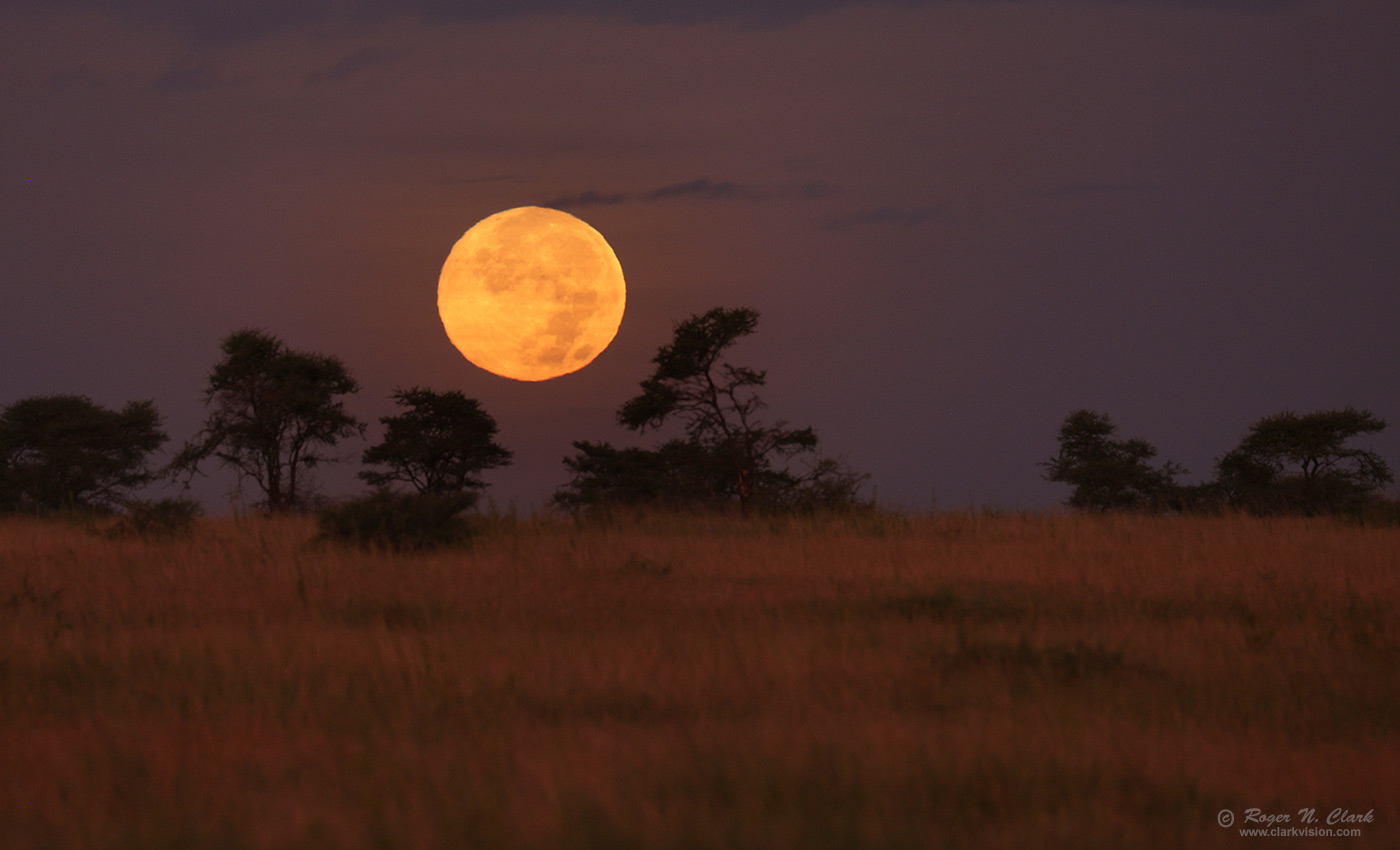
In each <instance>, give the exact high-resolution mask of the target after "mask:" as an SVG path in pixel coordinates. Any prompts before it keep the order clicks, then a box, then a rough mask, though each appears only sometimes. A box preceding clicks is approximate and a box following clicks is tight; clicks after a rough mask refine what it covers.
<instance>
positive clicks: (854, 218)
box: [823, 207, 939, 230]
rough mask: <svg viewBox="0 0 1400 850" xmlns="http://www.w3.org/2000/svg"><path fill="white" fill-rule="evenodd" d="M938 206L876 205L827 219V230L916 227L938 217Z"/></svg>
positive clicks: (825, 227) (824, 226)
mask: <svg viewBox="0 0 1400 850" xmlns="http://www.w3.org/2000/svg"><path fill="white" fill-rule="evenodd" d="M938 216H939V212H938V208H937V207H903V208H901V207H876V208H874V209H869V210H854V211H852V212H848V213H842V214H840V215H837V216H833V217H831V218H829V219H827V220H826V222H825V223H824V225H823V228H824V229H826V230H850V229H851V228H853V227H882V226H893V227H915V226H917V225H920V224H924V223H926V222H930V221H933V220H934V219H936V218H938Z"/></svg>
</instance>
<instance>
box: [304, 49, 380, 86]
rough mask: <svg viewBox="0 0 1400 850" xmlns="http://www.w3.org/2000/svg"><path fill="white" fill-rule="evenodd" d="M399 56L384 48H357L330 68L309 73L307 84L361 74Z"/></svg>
mask: <svg viewBox="0 0 1400 850" xmlns="http://www.w3.org/2000/svg"><path fill="white" fill-rule="evenodd" d="M399 56H400V54H398V53H391V52H388V51H384V50H374V49H371V48H365V49H363V50H357V51H355V52H354V53H351V54H350V55H349V56H346V57H345V58H344V59H341V60H340V61H339V62H337V63H335V64H334V65H331V66H330V67H328V68H324V69H322V70H320V71H314V72H312V73H310V74H308V75H307V76H306V84H307V85H308V86H310V85H315V84H317V83H324V82H331V81H335V80H343V79H346V78H348V77H353V76H356V75H357V74H361V73H363V72H365V71H367V70H369V69H370V68H374V67H377V66H379V65H384V64H387V63H389V62H393V61H394V60H396V59H398V58H399Z"/></svg>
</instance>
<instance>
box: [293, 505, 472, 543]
mask: <svg viewBox="0 0 1400 850" xmlns="http://www.w3.org/2000/svg"><path fill="white" fill-rule="evenodd" d="M474 502H475V499H474V498H473V497H472V495H471V494H469V493H442V494H433V493H422V494H420V493H412V494H405V493H394V492H391V491H388V490H380V491H379V492H377V493H374V494H373V495H370V496H364V497H361V498H358V499H352V500H350V501H348V502H344V503H342V504H339V505H334V506H332V507H329V508H325V509H323V510H321V511H320V512H319V513H318V514H317V517H316V524H317V527H318V528H319V529H320V532H321V538H322V539H324V540H333V541H336V542H339V543H351V544H354V545H356V546H359V547H361V548H364V549H388V550H391V551H394V552H416V551H425V550H428V549H437V548H441V547H445V546H461V545H464V544H466V543H467V542H469V541H470V540H471V536H472V527H471V525H470V523H469V522H468V521H467V518H466V517H464V516H462V513H463V511H465V510H467V509H468V508H470V507H471V506H472V504H473V503H474Z"/></svg>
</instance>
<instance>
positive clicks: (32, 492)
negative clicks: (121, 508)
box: [0, 395, 168, 513]
mask: <svg viewBox="0 0 1400 850" xmlns="http://www.w3.org/2000/svg"><path fill="white" fill-rule="evenodd" d="M166 439H168V438H167V437H166V435H165V432H164V431H162V430H161V428H160V414H159V413H157V412H156V407H155V403H154V402H151V401H133V402H130V403H128V404H127V405H126V406H125V407H123V408H122V409H121V410H109V409H108V408H105V407H103V406H102V405H100V404H97V403H95V402H93V401H92V400H91V399H89V398H87V397H86V396H78V395H55V396H33V397H30V398H25V399H20V400H19V401H16V402H15V403H13V404H11V405H10V406H9V407H7V408H5V410H4V412H3V413H0V511H6V510H15V511H33V512H36V513H48V512H52V511H58V510H62V509H66V508H96V509H100V510H109V509H112V508H114V507H116V506H118V505H120V504H122V503H123V502H125V501H126V500H127V499H128V498H129V497H130V495H131V494H132V492H134V491H135V490H137V489H138V488H140V487H142V486H143V485H145V484H147V483H149V482H150V481H152V480H153V479H154V478H155V473H154V472H153V471H152V470H151V468H150V466H149V464H148V460H149V457H150V455H151V453H152V452H154V451H155V450H156V449H158V448H160V447H161V445H162V444H163V443H165V441H166Z"/></svg>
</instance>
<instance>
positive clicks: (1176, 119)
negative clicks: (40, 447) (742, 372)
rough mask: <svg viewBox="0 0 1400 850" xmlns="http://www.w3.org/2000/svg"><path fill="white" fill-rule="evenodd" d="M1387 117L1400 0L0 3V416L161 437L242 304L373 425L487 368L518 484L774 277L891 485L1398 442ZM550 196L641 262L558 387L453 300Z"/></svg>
mask: <svg viewBox="0 0 1400 850" xmlns="http://www.w3.org/2000/svg"><path fill="white" fill-rule="evenodd" d="M467 9H470V11H466V10H467ZM1397 139H1400V4H1397V3H1396V2H1395V0H1293V1H1292V2H1290V0H1115V1H1114V2H1110V0H1101V2H1089V1H1088V0H1084V2H1041V0H996V2H990V1H983V0H961V1H959V0H945V2H914V0H905V2H890V3H867V2H843V0H781V2H761V0H760V2H741V0H710V1H709V2H702V1H699V0H697V2H688V3H679V2H644V0H614V2H604V1H602V0H600V1H599V2H592V0H532V2H512V0H494V2H479V3H459V4H456V3H447V2H443V0H407V2H393V3H390V2H379V0H359V2H349V1H348V0H346V2H340V0H321V2H307V3H286V2H274V0H253V1H252V2H244V0H231V2H214V0H208V2H194V3H190V2H183V0H182V2H176V0H135V1H134V2H118V0H86V1H84V0H43V2H40V1H39V0H0V176H3V188H4V191H3V195H2V196H0V283H2V285H3V289H0V293H3V296H2V297H0V405H6V404H9V403H11V402H13V401H15V400H17V399H19V398H22V397H25V396H30V395H39V394H56V393H78V394H84V395H88V396H90V397H92V398H93V399H94V400H96V401H98V402H101V403H103V404H106V405H109V406H117V405H120V404H122V403H124V402H126V401H128V400H132V399H144V398H153V399H154V400H155V402H156V405H157V406H158V408H159V409H160V410H161V412H162V413H163V414H164V415H165V419H166V423H165V424H166V429H167V430H168V431H169V433H170V435H171V437H172V443H171V448H174V447H176V446H178V444H179V443H180V442H182V441H184V440H185V439H186V438H188V437H189V436H191V435H192V434H193V433H194V431H195V430H197V428H198V427H199V423H200V422H201V421H202V418H203V407H202V396H201V394H202V391H203V388H204V384H205V379H206V376H207V374H208V372H209V370H210V368H211V367H212V366H213V365H214V363H215V361H216V360H217V359H218V344H219V341H220V340H221V339H222V337H224V336H225V335H227V334H228V333H230V332H231V331H234V330H237V329H239V328H243V327H257V328H262V329H264V330H266V331H269V332H271V333H273V334H275V335H277V336H278V337H280V338H282V339H283V340H284V341H285V342H287V344H288V345H290V346H292V347H293V348H297V349H303V350H310V351H317V352H321V353H326V354H334V355H337V356H339V357H341V358H342V359H343V360H344V361H345V362H346V363H347V365H348V366H349V367H350V369H351V370H352V372H353V373H354V374H355V375H356V377H357V378H359V380H360V382H361V384H362V385H363V390H362V392H361V394H360V395H359V396H358V397H357V398H355V399H354V400H353V401H352V402H351V404H350V407H351V410H352V411H353V412H354V413H355V414H357V415H359V416H360V417H361V418H363V419H365V420H367V421H371V422H374V423H375V424H374V425H372V426H371V428H370V432H369V436H370V438H371V439H378V436H379V426H378V425H377V419H378V417H380V416H383V415H386V414H388V413H390V412H392V404H391V403H390V401H389V395H390V393H391V392H392V391H393V390H394V389H395V388H396V387H401V386H402V387H407V386H411V385H421V386H427V387H431V388H433V389H437V390H449V389H457V390H461V391H463V392H465V393H466V394H467V395H468V396H471V397H474V398H478V399H480V400H481V402H482V404H483V405H484V406H485V408H486V409H487V410H488V411H489V412H490V413H491V414H492V415H494V416H495V417H496V419H497V421H498V422H499V424H500V426H501V434H500V440H501V442H502V443H503V444H504V445H506V446H507V447H508V448H510V449H512V450H513V451H514V452H515V456H516V462H515V464H514V465H513V466H511V467H509V468H506V469H503V470H498V471H495V472H493V473H489V474H488V475H487V480H488V481H489V482H491V485H492V486H491V489H490V490H489V491H488V494H489V495H490V496H491V497H492V498H494V499H495V500H496V501H497V502H498V503H500V504H505V503H507V502H511V501H513V502H515V503H516V504H517V505H518V506H519V507H520V508H521V509H524V510H528V509H531V508H534V507H538V506H540V505H542V504H544V502H545V501H546V500H547V499H548V497H549V496H550V494H551V493H552V492H553V490H554V488H555V487H556V486H558V485H560V484H562V483H563V482H564V480H565V470H564V467H563V465H562V463H561V459H562V458H563V457H564V455H566V454H568V453H570V445H569V443H570V441H571V440H581V439H588V440H610V441H612V442H613V443H614V444H618V445H628V444H636V443H638V442H639V438H637V437H635V436H634V435H632V434H630V433H628V432H625V431H623V430H622V429H621V428H619V427H618V426H617V425H616V424H615V422H614V418H613V417H614V413H615V411H616V410H617V408H618V406H619V405H620V404H621V403H622V402H623V401H625V400H626V399H628V398H629V397H631V396H632V395H633V394H634V393H635V391H636V389H637V384H638V382H639V381H641V380H642V378H644V377H645V376H646V375H647V374H649V372H650V364H649V362H648V361H649V358H650V357H651V355H652V354H653V353H654V352H655V350H656V348H657V346H659V345H661V344H662V343H664V342H666V341H667V340H668V339H669V334H670V328H671V323H672V321H673V320H678V319H682V318H684V317H686V316H688V315H691V314H693V313H699V312H703V311H705V310H707V309H709V308H711V307H715V306H730V307H735V306H747V307H753V308H755V309H757V310H759V311H760V312H761V313H762V316H763V318H762V321H761V323H760V326H759V330H758V333H757V334H756V335H755V336H754V337H752V338H751V339H749V340H747V341H745V342H744V343H743V344H742V345H741V346H740V347H739V348H737V349H736V352H735V353H736V359H738V360H739V361H740V362H743V363H746V364H749V365H753V366H756V367H760V368H766V369H767V370H768V377H769V389H768V392H767V396H766V397H767V399H768V401H769V404H770V410H769V413H770V415H771V416H772V417H774V418H782V419H786V420H788V421H789V422H791V423H793V424H796V425H812V426H814V427H815V428H816V429H817V431H818V433H819V434H820V436H821V438H822V444H823V447H824V448H825V450H826V451H827V452H828V453H829V454H832V455H836V456H841V457H844V458H845V459H846V460H847V461H848V462H849V463H850V464H851V465H852V466H854V467H856V468H857V469H860V470H863V471H866V472H869V473H870V474H871V476H872V479H871V481H872V484H873V486H874V487H875V489H876V493H877V494H878V497H879V498H880V500H881V501H882V502H884V503H887V504H890V505H894V506H900V507H906V508H925V507H928V506H929V504H930V500H931V499H932V498H935V497H936V499H937V503H938V504H939V505H940V506H942V507H966V506H969V505H977V506H998V507H1005V508H1028V509H1043V508H1050V507H1053V506H1055V505H1056V504H1058V503H1059V502H1060V501H1061V500H1062V499H1063V498H1064V497H1065V496H1066V495H1067V490H1066V489H1065V488H1063V487H1061V486H1058V485H1052V484H1048V483H1046V482H1044V481H1042V480H1041V479H1040V472H1041V470H1040V469H1039V468H1038V467H1037V466H1036V464H1037V462H1038V461H1041V460H1043V459H1045V458H1046V457H1048V456H1049V455H1050V454H1052V453H1053V451H1054V449H1055V434H1056V429H1057V428H1058V426H1059V423H1060V421H1061V420H1062V419H1063V418H1064V417H1065V415H1066V414H1068V413H1069V412H1070V411H1072V410H1074V409H1076V408H1080V407H1089V408H1093V409H1096V410H1100V411H1102V412H1105V413H1107V414H1109V415H1110V416H1112V417H1113V419H1114V421H1115V422H1117V423H1118V425H1119V427H1120V430H1121V431H1122V433H1123V434H1124V435H1125V436H1140V437H1143V438H1146V439H1148V440H1149V441H1151V442H1153V443H1154V444H1156V445H1157V446H1158V448H1159V449H1161V452H1162V456H1163V457H1164V458H1168V459H1172V460H1176V461H1178V462H1180V463H1182V464H1184V465H1185V466H1187V467H1188V468H1189V469H1190V471H1191V474H1190V475H1189V476H1187V480H1190V481H1195V480H1200V479H1204V478H1207V477H1210V475H1211V474H1212V465H1213V462H1214V459H1215V458H1216V457H1218V456H1220V455H1221V454H1223V453H1224V452H1225V451H1227V450H1228V449H1230V448H1232V447H1233V446H1234V445H1235V444H1236V443H1237V442H1238V440H1239V438H1240V437H1241V436H1242V434H1243V433H1244V431H1245V429H1246V428H1247V427H1248V426H1249V425H1250V424H1251V423H1252V422H1253V421H1255V420H1256V419H1258V418H1260V417H1262V416H1264V415H1267V414H1270V413H1275V412H1278V411H1281V410H1284V409H1293V410H1296V411H1300V412H1306V411H1311V410H1317V409H1323V408H1329V407H1341V406H1345V405H1349V404H1350V405H1356V406H1358V407H1365V408H1369V409H1371V410H1373V411H1374V412H1375V413H1376V414H1378V415H1379V416H1381V417H1383V418H1386V419H1387V420H1389V421H1390V422H1391V423H1392V426H1391V429H1390V430H1389V431H1388V432H1387V433H1385V434H1383V435H1380V436H1379V437H1377V438H1376V439H1374V440H1373V441H1371V442H1370V443H1368V444H1367V445H1369V446H1370V447H1371V448H1374V449H1376V450H1377V451H1379V452H1380V453H1381V454H1382V455H1383V456H1384V457H1385V458H1386V459H1387V460H1388V461H1389V462H1390V463H1391V464H1392V465H1393V466H1394V465H1400V329H1397V317H1400V156H1398V155H1397V154H1396V151H1397V150H1400V142H1398V141H1397ZM524 204H542V205H551V206H559V207H560V208H562V209H566V210H568V211H570V212H572V213H574V214H575V215H578V216H580V217H581V218H583V219H585V220H586V221H588V222H589V223H590V224H592V225H593V226H594V227H595V228H597V229H598V230H599V231H600V232H601V233H603V235H604V236H605V237H607V239H608V240H609V242H610V243H611V244H612V246H613V248H614V249H615V250H616V252H617V255H618V258H619V259H620V260H621V262H622V265H623V269H624V271H625V272H626V275H627V280H628V290H629V291H628V306H627V314H626V316H625V317H624V319H623V323H622V327H621V330H620V331H619V334H618V337H617V339H616V340H615V341H614V343H613V345H612V346H611V348H609V349H608V350H607V351H606V352H604V353H603V354H602V355H601V356H600V357H599V358H598V360H597V361H595V362H594V363H593V365H591V366H589V367H588V368H586V369H584V370H583V371H581V372H578V373H575V374H573V375H569V376H566V377H564V378H560V379H557V380H554V381H549V382H545V383H541V384H528V383H517V382H512V381H509V380H507V379H504V378H499V377H496V376H494V375H491V374H489V373H486V372H483V371H481V370H480V369H477V368H476V367H474V366H472V365H470V364H468V363H467V362H466V361H464V360H463V359H462V358H461V356H460V355H459V354H458V353H457V352H456V350H455V349H454V348H453V347H452V346H451V344H450V343H449V342H448V340H447V337H446V334H445V333H444V332H443V330H442V327H441V324H440V323H439V321H438V318H437V314H436V307H435V302H436V286H437V276H438V272H439V270H440V269H441V266H442V263H443V261H444V259H445V258H446V257H447V253H448V251H449V250H450V249H451V247H452V245H453V243H454V242H455V241H456V239H457V238H458V237H459V236H460V235H461V234H462V232H463V231H464V230H466V229H467V228H468V227H469V226H470V225H472V224H473V223H474V222H476V221H478V220H479V219H481V218H484V217H485V216H487V215H490V214H492V213H494V212H497V211H499V210H502V209H506V208H509V207H515V206H521V205H524ZM649 440H650V438H647V439H646V440H644V441H649ZM365 445H366V443H360V442H355V443H353V444H350V445H347V446H346V447H345V452H346V454H347V455H349V456H351V457H356V458H357V457H358V454H359V453H360V451H362V450H363V448H364V447H365ZM343 466H344V468H340V469H334V470H326V471H323V472H322V473H321V481H322V484H323V489H324V490H325V491H326V492H327V493H329V494H331V495H337V494H343V493H347V492H351V491H353V490H357V489H359V488H360V486H361V485H359V484H358V482H356V481H355V480H354V478H353V475H354V472H355V470H356V469H357V468H358V464H345V465H343ZM210 471H211V477H210V479H208V480H207V481H205V482H204V483H202V484H200V485H199V487H200V489H199V490H198V492H199V493H200V494H201V495H203V496H204V497H205V498H206V499H207V500H208V502H209V504H210V507H211V509H212V510H215V511H219V510H221V509H222V506H223V505H224V504H226V502H224V494H225V493H227V491H228V490H229V489H230V487H231V485H232V481H233V478H232V474H231V473H223V472H218V471H216V470H214V468H212V467H211V470H210ZM1392 492H1393V491H1392Z"/></svg>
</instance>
